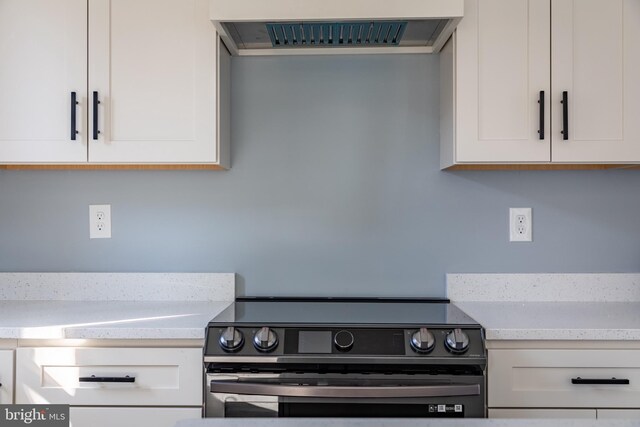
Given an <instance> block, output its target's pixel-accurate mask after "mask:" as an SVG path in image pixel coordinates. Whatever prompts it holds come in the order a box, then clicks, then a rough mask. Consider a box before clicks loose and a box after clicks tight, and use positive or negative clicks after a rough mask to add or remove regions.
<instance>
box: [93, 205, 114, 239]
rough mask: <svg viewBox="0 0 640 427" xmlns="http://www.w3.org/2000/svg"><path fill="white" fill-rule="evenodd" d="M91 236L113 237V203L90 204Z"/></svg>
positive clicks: (98, 237) (100, 237)
mask: <svg viewBox="0 0 640 427" xmlns="http://www.w3.org/2000/svg"><path fill="white" fill-rule="evenodd" d="M89 238H90V239H110V238H111V205H89Z"/></svg>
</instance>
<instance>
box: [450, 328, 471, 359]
mask: <svg viewBox="0 0 640 427" xmlns="http://www.w3.org/2000/svg"><path fill="white" fill-rule="evenodd" d="M444 343H445V346H446V347H447V350H449V351H450V352H451V353H453V354H462V353H464V352H465V351H467V350H468V349H469V336H468V335H467V334H465V333H464V331H463V330H462V329H460V328H456V329H454V330H453V331H451V332H449V333H448V334H447V338H446V339H445V341H444Z"/></svg>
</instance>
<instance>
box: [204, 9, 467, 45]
mask: <svg viewBox="0 0 640 427" xmlns="http://www.w3.org/2000/svg"><path fill="white" fill-rule="evenodd" d="M210 7H211V9H210V13H211V20H212V21H213V23H214V25H215V26H216V29H217V30H218V33H219V34H220V37H221V38H222V40H223V41H224V43H225V45H226V46H227V48H228V49H229V51H230V52H231V54H232V55H308V54H354V53H436V52H439V51H440V49H441V48H442V46H443V45H444V44H445V42H446V41H447V40H448V39H449V37H450V36H451V34H452V33H453V30H454V29H455V27H456V25H457V24H458V22H460V20H461V19H462V16H463V11H464V0H319V1H318V0H210Z"/></svg>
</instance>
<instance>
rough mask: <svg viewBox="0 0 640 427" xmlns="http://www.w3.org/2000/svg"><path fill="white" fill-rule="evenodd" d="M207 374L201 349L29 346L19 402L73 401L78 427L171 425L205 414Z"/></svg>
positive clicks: (19, 372) (19, 354) (21, 354)
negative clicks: (205, 376)
mask: <svg viewBox="0 0 640 427" xmlns="http://www.w3.org/2000/svg"><path fill="white" fill-rule="evenodd" d="M12 360H13V359H12ZM202 375H203V373H202V349H201V348H109V347H107V348H94V347H24V348H18V349H17V350H16V398H15V401H16V403H18V404H31V403H33V404H49V403H50V404H68V405H71V414H70V415H71V425H72V426H74V427H102V426H105V427H106V426H119V427H128V426H131V427H134V426H135V427H164V426H166V427H170V426H173V425H174V424H175V422H176V421H178V420H181V419H189V418H201V417H202V406H203V392H202V390H203V388H202Z"/></svg>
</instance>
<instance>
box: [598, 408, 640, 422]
mask: <svg viewBox="0 0 640 427" xmlns="http://www.w3.org/2000/svg"><path fill="white" fill-rule="evenodd" d="M598 418H599V419H624V420H630V419H634V420H640V409H598Z"/></svg>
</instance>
